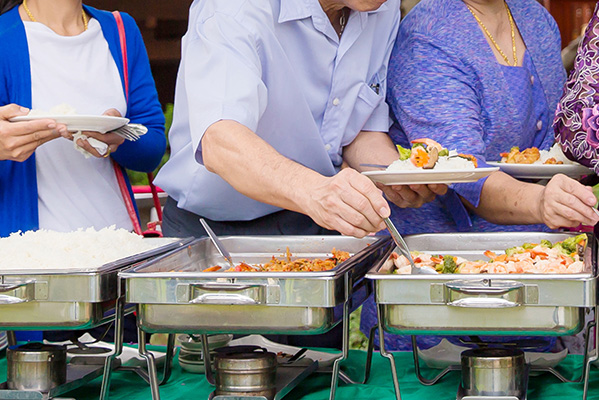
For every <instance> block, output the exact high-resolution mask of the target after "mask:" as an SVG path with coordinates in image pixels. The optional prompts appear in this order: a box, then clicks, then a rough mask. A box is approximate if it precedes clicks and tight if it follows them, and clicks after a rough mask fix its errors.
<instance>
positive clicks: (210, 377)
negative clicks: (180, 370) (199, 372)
mask: <svg viewBox="0 0 599 400" xmlns="http://www.w3.org/2000/svg"><path fill="white" fill-rule="evenodd" d="M202 357H203V358H204V366H205V367H204V371H205V376H206V380H207V381H208V383H209V384H211V385H212V386H214V385H215V384H216V381H215V380H214V374H213V373H212V359H211V358H210V348H209V347H208V335H205V334H204V335H202Z"/></svg>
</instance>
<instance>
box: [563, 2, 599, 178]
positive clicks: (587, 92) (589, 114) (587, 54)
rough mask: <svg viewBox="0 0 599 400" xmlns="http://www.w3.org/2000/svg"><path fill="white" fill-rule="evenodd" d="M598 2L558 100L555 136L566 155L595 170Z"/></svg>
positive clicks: (598, 156)
mask: <svg viewBox="0 0 599 400" xmlns="http://www.w3.org/2000/svg"><path fill="white" fill-rule="evenodd" d="M598 119H599V3H597V6H596V7H595V11H594V13H593V16H592V18H591V21H590V22H589V25H588V27H587V29H586V31H585V33H584V38H583V39H582V40H581V42H580V45H579V47H578V53H577V55H576V61H575V64H574V69H573V70H572V72H571V74H570V77H569V79H568V81H567V83H566V88H565V91H564V94H563V96H562V99H561V100H560V102H559V103H558V106H557V112H556V115H555V121H554V130H555V139H556V141H557V142H559V143H560V144H561V145H562V148H563V149H564V153H565V154H566V155H567V156H568V158H570V159H572V160H574V161H578V162H580V163H582V164H584V165H586V166H588V167H591V168H593V170H594V171H595V173H598V172H599V120H598Z"/></svg>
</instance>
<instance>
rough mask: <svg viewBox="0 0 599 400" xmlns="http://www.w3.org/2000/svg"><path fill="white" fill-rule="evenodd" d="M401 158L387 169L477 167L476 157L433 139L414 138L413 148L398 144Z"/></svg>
mask: <svg viewBox="0 0 599 400" xmlns="http://www.w3.org/2000/svg"><path fill="white" fill-rule="evenodd" d="M397 151H398V152H399V160H397V161H395V162H393V163H392V164H391V165H389V167H387V171H406V170H423V169H434V170H453V169H474V168H476V167H477V161H476V157H474V156H472V155H470V154H460V153H458V152H457V151H455V150H451V151H450V150H448V149H446V148H444V147H443V146H441V145H440V144H439V143H437V142H435V141H434V140H432V139H416V140H412V148H410V149H406V148H404V147H402V146H400V145H397Z"/></svg>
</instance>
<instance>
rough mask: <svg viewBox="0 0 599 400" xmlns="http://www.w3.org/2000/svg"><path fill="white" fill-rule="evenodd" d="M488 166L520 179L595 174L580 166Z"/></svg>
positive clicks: (499, 164) (577, 176)
mask: <svg viewBox="0 0 599 400" xmlns="http://www.w3.org/2000/svg"><path fill="white" fill-rule="evenodd" d="M487 164H489V165H493V166H495V167H499V168H500V169H501V170H502V171H503V172H505V173H506V174H508V175H511V176H513V177H514V178H520V179H551V178H553V175H556V174H564V175H567V176H570V177H572V178H579V177H581V176H583V175H589V174H592V173H593V170H591V169H590V168H587V167H585V166H584V165H580V164H508V163H501V162H495V161H491V162H487Z"/></svg>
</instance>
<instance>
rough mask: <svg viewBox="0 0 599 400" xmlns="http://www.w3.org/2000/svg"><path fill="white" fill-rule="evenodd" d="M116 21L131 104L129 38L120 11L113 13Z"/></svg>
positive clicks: (126, 86)
mask: <svg viewBox="0 0 599 400" xmlns="http://www.w3.org/2000/svg"><path fill="white" fill-rule="evenodd" d="M112 15H114V19H115V20H116V27H117V29H118V31H119V39H120V43H121V55H122V56H123V78H124V80H125V98H126V99H127V103H128V102H129V63H128V62H127V36H126V35H125V25H124V24H123V17H121V13H120V12H118V11H113V12H112Z"/></svg>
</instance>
